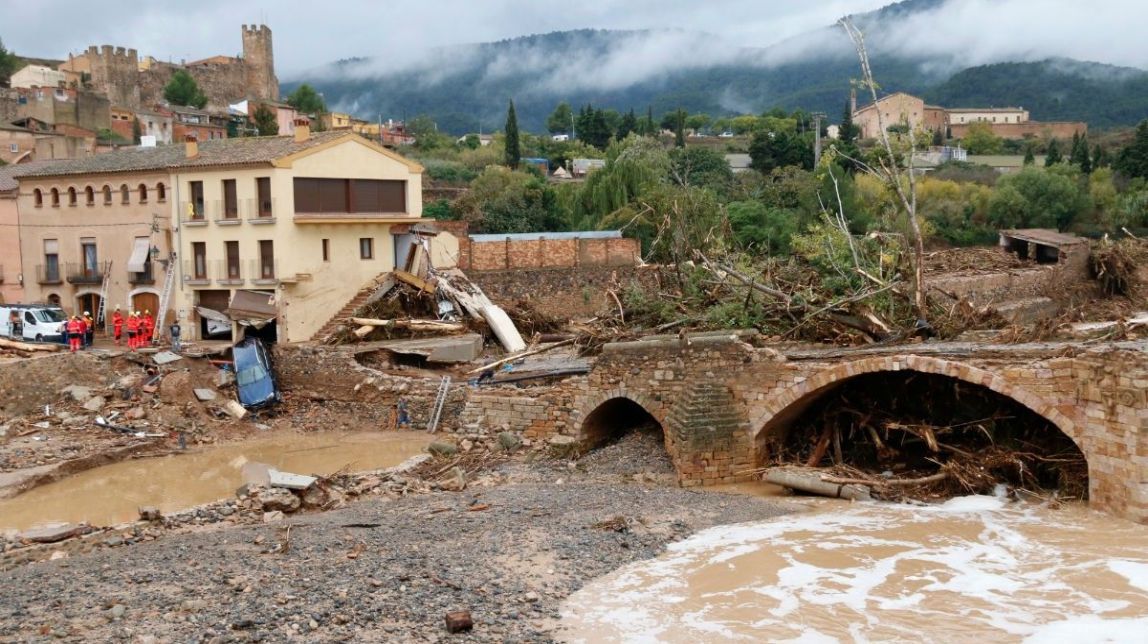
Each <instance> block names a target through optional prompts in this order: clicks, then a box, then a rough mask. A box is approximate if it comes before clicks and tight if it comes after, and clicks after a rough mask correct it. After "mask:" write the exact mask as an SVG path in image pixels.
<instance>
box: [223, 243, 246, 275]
mask: <svg viewBox="0 0 1148 644" xmlns="http://www.w3.org/2000/svg"><path fill="white" fill-rule="evenodd" d="M223 245H224V251H225V252H226V255H227V279H229V280H237V279H240V277H241V275H242V274H241V273H240V272H239V242H237V241H229V242H223Z"/></svg>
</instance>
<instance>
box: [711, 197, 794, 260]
mask: <svg viewBox="0 0 1148 644" xmlns="http://www.w3.org/2000/svg"><path fill="white" fill-rule="evenodd" d="M726 213H727V216H728V217H729V225H730V228H731V229H732V231H733V239H734V242H735V243H736V244H737V245H738V246H741V247H742V249H744V250H747V251H760V252H764V253H765V254H767V255H788V254H789V252H790V250H791V248H790V242H791V241H792V239H793V236H794V235H796V234H797V233H798V217H797V216H796V215H795V214H794V213H793V212H792V211H790V210H787V209H785V208H776V207H773V208H771V207H769V206H766V205H765V204H764V203H762V202H760V201H733V202H730V203H729V204H728V205H727V206H726Z"/></svg>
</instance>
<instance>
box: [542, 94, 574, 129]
mask: <svg viewBox="0 0 1148 644" xmlns="http://www.w3.org/2000/svg"><path fill="white" fill-rule="evenodd" d="M572 127H574V112H572V111H571V110H570V104H569V103H567V102H566V101H562V102H561V103H559V104H558V106H557V107H555V108H554V111H553V112H551V113H550V116H549V117H547V118H546V130H547V131H548V132H550V133H551V134H563V133H565V134H569V133H570V128H572Z"/></svg>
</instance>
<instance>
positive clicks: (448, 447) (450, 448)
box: [427, 443, 458, 456]
mask: <svg viewBox="0 0 1148 644" xmlns="http://www.w3.org/2000/svg"><path fill="white" fill-rule="evenodd" d="M427 451H428V452H430V453H431V454H434V455H435V456H454V455H455V454H457V453H458V447H457V446H455V445H452V444H450V443H431V444H430V445H428V446H427Z"/></svg>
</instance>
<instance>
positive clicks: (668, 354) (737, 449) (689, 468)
mask: <svg viewBox="0 0 1148 644" xmlns="http://www.w3.org/2000/svg"><path fill="white" fill-rule="evenodd" d="M754 344H756V342H755V338H754V336H752V335H749V334H745V333H724V334H703V335H697V336H690V337H689V338H687V339H680V338H676V337H674V338H669V337H659V338H652V339H645V340H641V341H636V342H626V343H615V344H609V345H606V347H605V348H604V350H603V355H602V356H601V357H600V358H599V359H598V360H597V362H596V363H595V364H594V367H593V369H592V370H591V372H590V373H589V374H588V375H587V376H585V377H579V378H576V379H571V380H572V381H573V382H570V381H568V382H569V384H568V385H566V387H567V389H566V395H565V396H564V398H565V400H563V401H562V402H561V403H559V406H558V407H557V408H556V409H557V410H558V411H556V412H554V413H553V414H551V415H550V416H549V419H550V420H549V422H553V423H556V424H557V425H558V427H557V428H556V429H557V430H558V431H564V432H565V433H569V434H573V435H575V436H577V437H578V438H580V439H582V440H584V441H587V442H591V441H593V440H594V439H595V438H596V437H595V436H594V433H595V432H596V431H597V430H596V428H595V427H594V425H596V423H597V420H596V418H598V417H600V416H601V415H602V414H603V412H608V410H609V406H610V405H615V406H616V405H617V402H618V401H619V400H626V401H631V403H632V404H637V405H640V406H641V407H642V408H643V409H644V410H646V411H647V412H648V413H649V414H650V415H651V416H653V418H654V419H656V420H657V421H658V422H659V423H660V424H661V425H662V428H663V430H664V432H665V436H666V444H667V448H668V450H669V452H670V455H671V457H672V458H673V461H674V464H675V466H676V468H677V472H678V479H679V482H680V483H681V484H682V485H685V486H697V485H710V484H718V483H727V482H735V481H739V480H743V479H744V478H745V477H746V476H747V475H746V474H745V471H746V470H749V469H752V468H754V467H756V466H758V464H759V463H761V462H762V461H763V459H764V451H765V443H764V437H765V436H766V435H767V434H768V430H769V428H770V427H773V426H777V425H779V424H784V423H785V422H786V421H787V420H789V419H791V418H793V417H795V416H796V414H797V413H799V412H800V411H801V410H803V409H805V408H807V407H808V406H809V405H810V404H811V403H813V402H815V401H816V399H817V397H818V396H819V394H821V393H825V392H827V391H829V390H831V389H832V388H833V387H834V386H835V385H837V384H838V383H842V382H845V381H847V380H849V379H851V378H854V377H856V376H859V375H862V374H867V373H877V372H895V371H916V372H921V373H928V374H937V375H941V376H947V377H949V378H953V379H956V380H959V381H963V382H966V383H971V384H973V385H978V386H981V387H985V388H988V389H991V390H992V391H995V392H997V393H999V394H1001V395H1003V396H1006V397H1008V398H1011V399H1013V400H1015V401H1016V402H1018V403H1020V404H1021V405H1023V406H1025V407H1027V408H1028V409H1030V410H1032V411H1033V412H1035V413H1036V414H1038V415H1039V416H1041V417H1043V418H1044V419H1046V420H1048V421H1049V422H1051V423H1052V424H1053V425H1055V426H1056V427H1057V428H1059V429H1060V430H1061V431H1062V432H1063V433H1064V434H1066V435H1067V436H1068V437H1069V438H1071V439H1072V440H1073V441H1074V442H1075V443H1076V445H1077V446H1078V447H1080V449H1081V451H1082V452H1083V453H1084V456H1085V458H1086V459H1087V461H1088V468H1089V498H1090V502H1091V504H1092V505H1093V506H1094V507H1097V508H1100V509H1104V510H1107V511H1111V512H1114V513H1116V514H1119V515H1122V516H1125V517H1127V518H1130V519H1133V520H1135V521H1139V522H1148V353H1145V349H1146V348H1148V344H1145V343H1138V342H1137V343H1133V342H1128V343H1110V344H1105V345H1082V344H1079V343H1077V344H1051V343H1050V344H1021V345H985V344H962V343H925V344H917V345H908V346H906V345H901V346H888V347H865V348H854V349H804V350H803V349H785V350H781V351H779V350H776V349H774V348H769V347H763V346H754ZM596 412H597V414H596ZM562 416H566V418H562ZM551 431H553V430H551Z"/></svg>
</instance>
